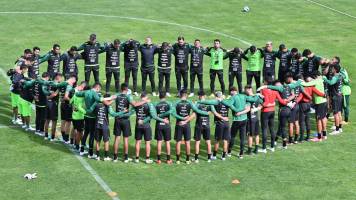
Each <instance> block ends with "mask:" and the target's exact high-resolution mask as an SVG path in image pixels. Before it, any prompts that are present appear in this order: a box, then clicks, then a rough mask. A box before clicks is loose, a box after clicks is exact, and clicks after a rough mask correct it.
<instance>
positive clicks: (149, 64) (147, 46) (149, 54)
mask: <svg viewBox="0 0 356 200" xmlns="http://www.w3.org/2000/svg"><path fill="white" fill-rule="evenodd" d="M156 49H157V46H156V45H154V44H152V38H151V37H146V38H145V43H144V44H142V45H140V48H139V50H140V52H141V75H142V92H146V81H147V76H148V77H149V79H150V82H151V90H152V96H157V94H156V92H155V90H156V85H155V62H154V61H155V59H154V55H155V51H156Z"/></svg>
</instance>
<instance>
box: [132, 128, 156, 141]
mask: <svg viewBox="0 0 356 200" xmlns="http://www.w3.org/2000/svg"><path fill="white" fill-rule="evenodd" d="M142 137H143V138H144V140H145V141H151V140H152V129H151V126H150V124H144V125H137V124H136V126H135V139H136V140H142Z"/></svg>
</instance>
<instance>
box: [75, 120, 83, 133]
mask: <svg viewBox="0 0 356 200" xmlns="http://www.w3.org/2000/svg"><path fill="white" fill-rule="evenodd" d="M73 127H74V129H75V130H77V131H79V132H82V131H83V129H84V119H79V120H73Z"/></svg>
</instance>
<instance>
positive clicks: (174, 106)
mask: <svg viewBox="0 0 356 200" xmlns="http://www.w3.org/2000/svg"><path fill="white" fill-rule="evenodd" d="M176 107H177V102H176V103H175V104H174V105H173V107H172V116H173V117H175V118H176V119H179V120H184V117H182V116H180V115H178V114H177V110H176Z"/></svg>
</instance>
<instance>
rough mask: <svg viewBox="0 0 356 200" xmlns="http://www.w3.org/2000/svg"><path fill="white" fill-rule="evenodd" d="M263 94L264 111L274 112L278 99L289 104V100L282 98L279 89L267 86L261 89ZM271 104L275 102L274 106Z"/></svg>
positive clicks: (281, 102)
mask: <svg viewBox="0 0 356 200" xmlns="http://www.w3.org/2000/svg"><path fill="white" fill-rule="evenodd" d="M261 94H262V95H263V96H264V99H263V104H262V106H263V108H262V112H273V111H274V107H275V106H274V103H275V101H276V100H278V102H279V103H280V104H282V105H287V102H286V101H285V100H284V99H282V97H281V95H279V92H278V91H274V90H271V89H268V88H265V89H263V90H261ZM271 104H273V106H269V105H271Z"/></svg>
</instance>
